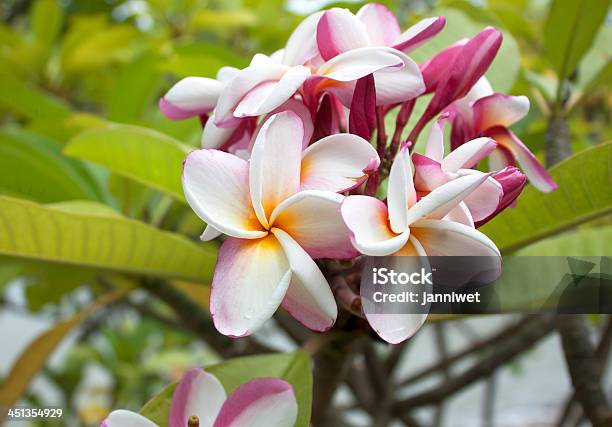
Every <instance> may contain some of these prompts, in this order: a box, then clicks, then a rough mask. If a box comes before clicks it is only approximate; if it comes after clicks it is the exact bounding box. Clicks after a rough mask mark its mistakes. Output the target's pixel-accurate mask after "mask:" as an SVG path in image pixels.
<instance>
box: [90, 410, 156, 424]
mask: <svg viewBox="0 0 612 427" xmlns="http://www.w3.org/2000/svg"><path fill="white" fill-rule="evenodd" d="M100 427H157V424H155V423H154V422H152V421H149V420H148V419H146V418H145V417H143V416H142V415H140V414H137V413H136V412H132V411H126V410H125V409H117V410H116V411H113V412H111V413H110V414H108V417H106V419H105V420H104V421H102V424H101V425H100Z"/></svg>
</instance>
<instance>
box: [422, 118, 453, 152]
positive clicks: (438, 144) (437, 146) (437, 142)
mask: <svg viewBox="0 0 612 427" xmlns="http://www.w3.org/2000/svg"><path fill="white" fill-rule="evenodd" d="M447 118H448V116H447V115H446V114H445V115H443V116H442V117H440V118H439V119H438V120H436V122H435V123H433V124H432V125H431V131H430V132H429V138H428V139H427V145H426V146H425V156H426V157H429V158H430V159H432V160H435V161H436V162H438V163H440V162H442V159H443V158H444V124H445V123H446V120H447Z"/></svg>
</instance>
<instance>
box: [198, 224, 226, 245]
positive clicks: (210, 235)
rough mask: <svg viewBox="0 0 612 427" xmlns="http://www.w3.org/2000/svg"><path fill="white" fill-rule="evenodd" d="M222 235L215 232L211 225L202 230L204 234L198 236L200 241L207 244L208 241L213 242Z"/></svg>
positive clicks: (217, 231)
mask: <svg viewBox="0 0 612 427" xmlns="http://www.w3.org/2000/svg"><path fill="white" fill-rule="evenodd" d="M222 234H223V233H222V232H220V231H219V230H217V229H216V228H215V227H213V226H211V225H207V226H206V228H205V229H204V232H203V233H202V234H201V235H200V240H201V241H203V242H208V241H210V240H214V239H216V238H217V237H219V236H220V235H222Z"/></svg>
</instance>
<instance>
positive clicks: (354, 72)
mask: <svg viewBox="0 0 612 427" xmlns="http://www.w3.org/2000/svg"><path fill="white" fill-rule="evenodd" d="M401 55H402V53H401V52H399V54H398V51H397V50H395V49H391V48H382V47H363V48H360V49H353V50H350V51H348V52H344V53H341V54H340V55H337V56H335V57H333V58H332V59H330V60H329V61H327V62H325V63H324V64H323V65H321V66H320V67H319V69H318V70H317V73H318V74H319V75H321V76H323V77H326V78H328V79H331V80H336V81H339V82H352V81H355V80H358V79H360V78H362V77H365V76H367V75H368V74H372V73H374V72H375V71H378V70H382V69H384V68H388V67H397V68H401V67H403V66H404V58H403V56H401ZM377 86H378V85H377Z"/></svg>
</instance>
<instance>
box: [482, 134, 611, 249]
mask: <svg viewBox="0 0 612 427" xmlns="http://www.w3.org/2000/svg"><path fill="white" fill-rule="evenodd" d="M550 174H551V176H552V177H553V179H554V180H555V181H556V182H557V184H558V185H559V188H558V189H557V190H555V191H553V192H552V193H542V192H540V191H538V190H537V189H536V188H535V187H533V186H531V185H528V186H527V188H525V190H524V192H523V194H522V195H521V196H519V199H518V203H517V206H516V207H515V208H510V209H506V210H505V211H504V212H503V213H502V214H500V215H499V216H497V217H496V218H495V219H493V220H492V221H491V222H490V223H488V224H485V225H484V226H483V227H482V228H481V229H480V231H482V232H483V233H485V234H486V235H487V236H489V237H490V238H491V239H492V240H493V241H494V242H495V243H496V244H497V246H498V247H499V248H500V250H501V251H502V253H509V252H513V251H516V250H517V249H520V248H522V247H524V246H527V245H528V244H530V243H534V242H536V241H538V240H540V239H543V238H545V237H548V236H552V235H554V234H557V233H559V232H561V231H563V230H567V229H569V228H571V227H574V226H576V225H578V224H581V223H583V222H586V221H588V220H591V219H594V218H597V217H600V216H603V215H606V214H608V213H610V212H612V191H610V188H611V187H612V142H608V143H605V144H601V145H599V146H596V147H593V148H591V149H588V150H585V151H582V152H580V153H578V154H576V155H574V156H572V157H570V158H569V159H567V160H565V161H563V162H561V163H559V164H558V165H556V166H555V167H553V168H552V169H551V170H550Z"/></svg>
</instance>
